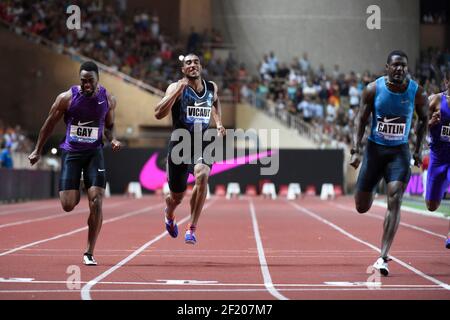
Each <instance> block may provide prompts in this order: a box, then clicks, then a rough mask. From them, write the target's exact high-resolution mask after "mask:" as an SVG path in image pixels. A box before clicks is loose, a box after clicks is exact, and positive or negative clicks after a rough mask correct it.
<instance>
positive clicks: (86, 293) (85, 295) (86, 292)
mask: <svg viewBox="0 0 450 320" xmlns="http://www.w3.org/2000/svg"><path fill="white" fill-rule="evenodd" d="M213 202H215V201H214V200H213V201H212V202H208V203H207V204H205V206H204V207H203V210H205V209H206V208H208V207H209V206H210V205H211V204H212V203H213ZM189 219H190V215H187V216H186V217H184V218H183V219H181V220H180V221H178V231H180V228H179V227H180V226H181V225H183V224H184V223H185V222H186V221H188V220H189ZM167 235H168V233H167V231H164V232H163V233H161V234H160V235H158V236H157V237H156V238H153V239H152V240H150V241H148V242H147V243H145V244H143V245H142V246H141V247H140V248H139V249H137V250H135V251H134V252H133V253H132V254H130V255H129V256H128V257H126V258H125V259H123V260H121V261H120V262H118V263H117V264H116V265H115V266H113V267H111V268H109V269H108V270H106V271H105V272H103V273H102V274H100V275H99V276H97V277H96V278H94V279H92V280H91V281H89V282H88V283H87V284H86V285H85V286H83V288H81V299H83V300H92V297H91V294H90V292H91V288H92V287H93V286H95V285H96V284H97V283H98V282H100V281H102V280H103V279H105V278H106V277H107V276H109V275H110V274H111V273H113V272H114V271H116V270H117V269H119V268H120V267H122V266H123V265H125V264H126V263H127V262H128V261H130V260H132V259H133V258H134V257H136V256H137V255H139V254H140V253H141V252H142V251H144V250H145V249H146V248H147V247H149V246H151V245H152V244H153V243H155V242H157V241H159V240H161V239H162V238H164V237H165V236H167Z"/></svg>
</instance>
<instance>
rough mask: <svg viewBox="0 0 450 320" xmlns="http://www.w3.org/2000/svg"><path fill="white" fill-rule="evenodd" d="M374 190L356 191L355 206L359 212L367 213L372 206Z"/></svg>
mask: <svg viewBox="0 0 450 320" xmlns="http://www.w3.org/2000/svg"><path fill="white" fill-rule="evenodd" d="M372 203H373V192H365V191H356V193H355V207H356V210H357V211H358V212H359V213H366V212H367V211H369V209H370V208H371V207H372Z"/></svg>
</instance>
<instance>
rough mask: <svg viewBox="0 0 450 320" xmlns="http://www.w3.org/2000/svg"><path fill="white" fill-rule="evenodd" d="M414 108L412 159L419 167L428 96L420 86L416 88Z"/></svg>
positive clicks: (425, 127) (426, 118)
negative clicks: (415, 122)
mask: <svg viewBox="0 0 450 320" xmlns="http://www.w3.org/2000/svg"><path fill="white" fill-rule="evenodd" d="M415 109H416V113H417V117H418V120H417V125H416V138H417V140H416V146H415V148H414V153H413V159H414V165H415V166H417V167H419V168H420V165H421V164H422V155H421V152H422V142H423V138H424V137H425V134H426V132H427V124H428V98H427V94H426V93H425V90H423V88H422V87H419V88H418V89H417V93H416V98H415Z"/></svg>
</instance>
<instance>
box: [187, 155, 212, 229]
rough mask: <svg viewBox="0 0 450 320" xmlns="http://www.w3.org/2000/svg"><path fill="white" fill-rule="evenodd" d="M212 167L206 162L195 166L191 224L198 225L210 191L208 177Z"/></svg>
mask: <svg viewBox="0 0 450 320" xmlns="http://www.w3.org/2000/svg"><path fill="white" fill-rule="evenodd" d="M210 170H211V169H210V168H209V167H208V166H207V165H205V164H200V163H199V164H196V165H195V167H194V176H195V185H194V189H193V190H192V197H191V225H192V226H196V225H197V222H198V218H199V217H200V213H201V212H202V208H203V205H204V203H205V199H206V195H207V193H208V177H209V172H210Z"/></svg>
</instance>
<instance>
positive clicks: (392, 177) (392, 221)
mask: <svg viewBox="0 0 450 320" xmlns="http://www.w3.org/2000/svg"><path fill="white" fill-rule="evenodd" d="M386 72H387V76H383V77H380V78H378V79H377V80H376V81H374V82H372V83H370V84H368V85H367V87H366V88H365V90H364V91H363V94H362V99H361V107H360V110H359V113H358V116H357V117H356V120H355V132H354V134H353V148H352V149H351V155H352V156H351V160H350V165H351V166H353V167H354V168H355V169H357V168H358V166H359V164H360V162H361V154H362V140H363V137H364V132H365V128H366V126H367V124H368V122H369V117H370V115H372V127H371V131H370V135H369V137H368V139H367V146H366V148H365V152H364V160H363V163H362V167H361V170H360V172H359V175H358V180H357V183H356V191H355V206H356V210H357V211H358V212H359V213H365V212H367V211H369V209H370V208H371V206H372V202H373V196H374V191H375V188H376V186H377V185H378V183H379V182H380V180H381V179H384V181H385V182H386V185H387V206H388V209H387V214H386V217H385V221H384V229H383V238H382V243H381V255H380V257H379V258H378V259H377V261H376V262H375V264H374V265H373V267H374V269H376V270H378V271H379V272H380V273H381V274H382V275H384V276H387V275H388V274H389V269H388V261H389V260H390V259H389V258H388V253H389V249H390V247H391V245H392V242H393V240H394V236H395V233H396V231H397V228H398V225H399V223H400V207H401V203H402V197H403V193H404V191H405V189H406V186H407V184H408V181H409V178H410V175H411V169H410V161H411V153H410V150H409V143H408V141H409V134H410V131H411V123H412V117H413V114H414V111H415V112H416V113H417V117H418V121H417V127H416V130H415V133H416V144H415V148H414V153H413V158H414V164H415V165H416V166H420V164H421V162H422V160H421V148H422V141H423V138H424V136H425V132H426V125H427V121H428V108H427V98H426V96H425V94H424V90H423V88H422V87H420V86H418V84H417V83H416V82H415V81H414V80H412V79H410V78H409V77H408V57H407V56H406V54H405V53H404V52H402V51H399V50H396V51H393V52H391V53H390V54H389V56H388V59H387V63H386Z"/></svg>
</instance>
